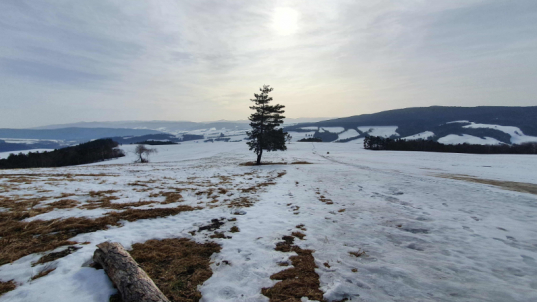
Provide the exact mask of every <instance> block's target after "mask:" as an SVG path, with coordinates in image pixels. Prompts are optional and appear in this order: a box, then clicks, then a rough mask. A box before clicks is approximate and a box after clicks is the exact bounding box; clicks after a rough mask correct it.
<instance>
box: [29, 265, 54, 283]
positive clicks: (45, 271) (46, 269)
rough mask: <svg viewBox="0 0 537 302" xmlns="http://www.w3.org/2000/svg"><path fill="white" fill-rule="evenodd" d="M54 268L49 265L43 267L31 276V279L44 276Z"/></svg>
mask: <svg viewBox="0 0 537 302" xmlns="http://www.w3.org/2000/svg"><path fill="white" fill-rule="evenodd" d="M55 270H56V268H55V267H51V268H48V267H45V268H44V269H42V270H41V271H40V272H39V273H38V274H37V275H34V276H32V280H35V279H38V278H41V277H45V276H46V275H48V274H50V273H52V272H53V271H55Z"/></svg>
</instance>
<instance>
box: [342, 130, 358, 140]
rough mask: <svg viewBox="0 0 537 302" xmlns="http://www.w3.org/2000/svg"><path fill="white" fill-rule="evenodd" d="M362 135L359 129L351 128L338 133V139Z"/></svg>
mask: <svg viewBox="0 0 537 302" xmlns="http://www.w3.org/2000/svg"><path fill="white" fill-rule="evenodd" d="M358 135H360V133H358V131H356V130H354V129H349V130H347V131H345V132H343V133H340V134H338V139H347V138H351V137H356V136H358Z"/></svg>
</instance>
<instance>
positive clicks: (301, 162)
mask: <svg viewBox="0 0 537 302" xmlns="http://www.w3.org/2000/svg"><path fill="white" fill-rule="evenodd" d="M291 165H312V163H310V162H307V161H294V162H292V163H291Z"/></svg>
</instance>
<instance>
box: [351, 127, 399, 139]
mask: <svg viewBox="0 0 537 302" xmlns="http://www.w3.org/2000/svg"><path fill="white" fill-rule="evenodd" d="M358 130H360V131H362V132H367V133H368V134H369V135H371V136H383V137H390V136H392V135H395V136H399V133H397V132H396V131H395V130H397V126H360V127H358Z"/></svg>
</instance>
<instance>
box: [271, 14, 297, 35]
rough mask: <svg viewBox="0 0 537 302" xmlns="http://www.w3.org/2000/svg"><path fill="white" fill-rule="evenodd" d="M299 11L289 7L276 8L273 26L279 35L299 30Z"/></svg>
mask: <svg viewBox="0 0 537 302" xmlns="http://www.w3.org/2000/svg"><path fill="white" fill-rule="evenodd" d="M298 17H299V13H298V12H297V11H296V10H294V9H292V8H288V7H277V8H276V9H274V15H273V19H272V28H273V29H274V30H275V31H276V33H277V34H279V35H283V36H286V35H291V34H294V33H295V32H296V31H297V30H298Z"/></svg>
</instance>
